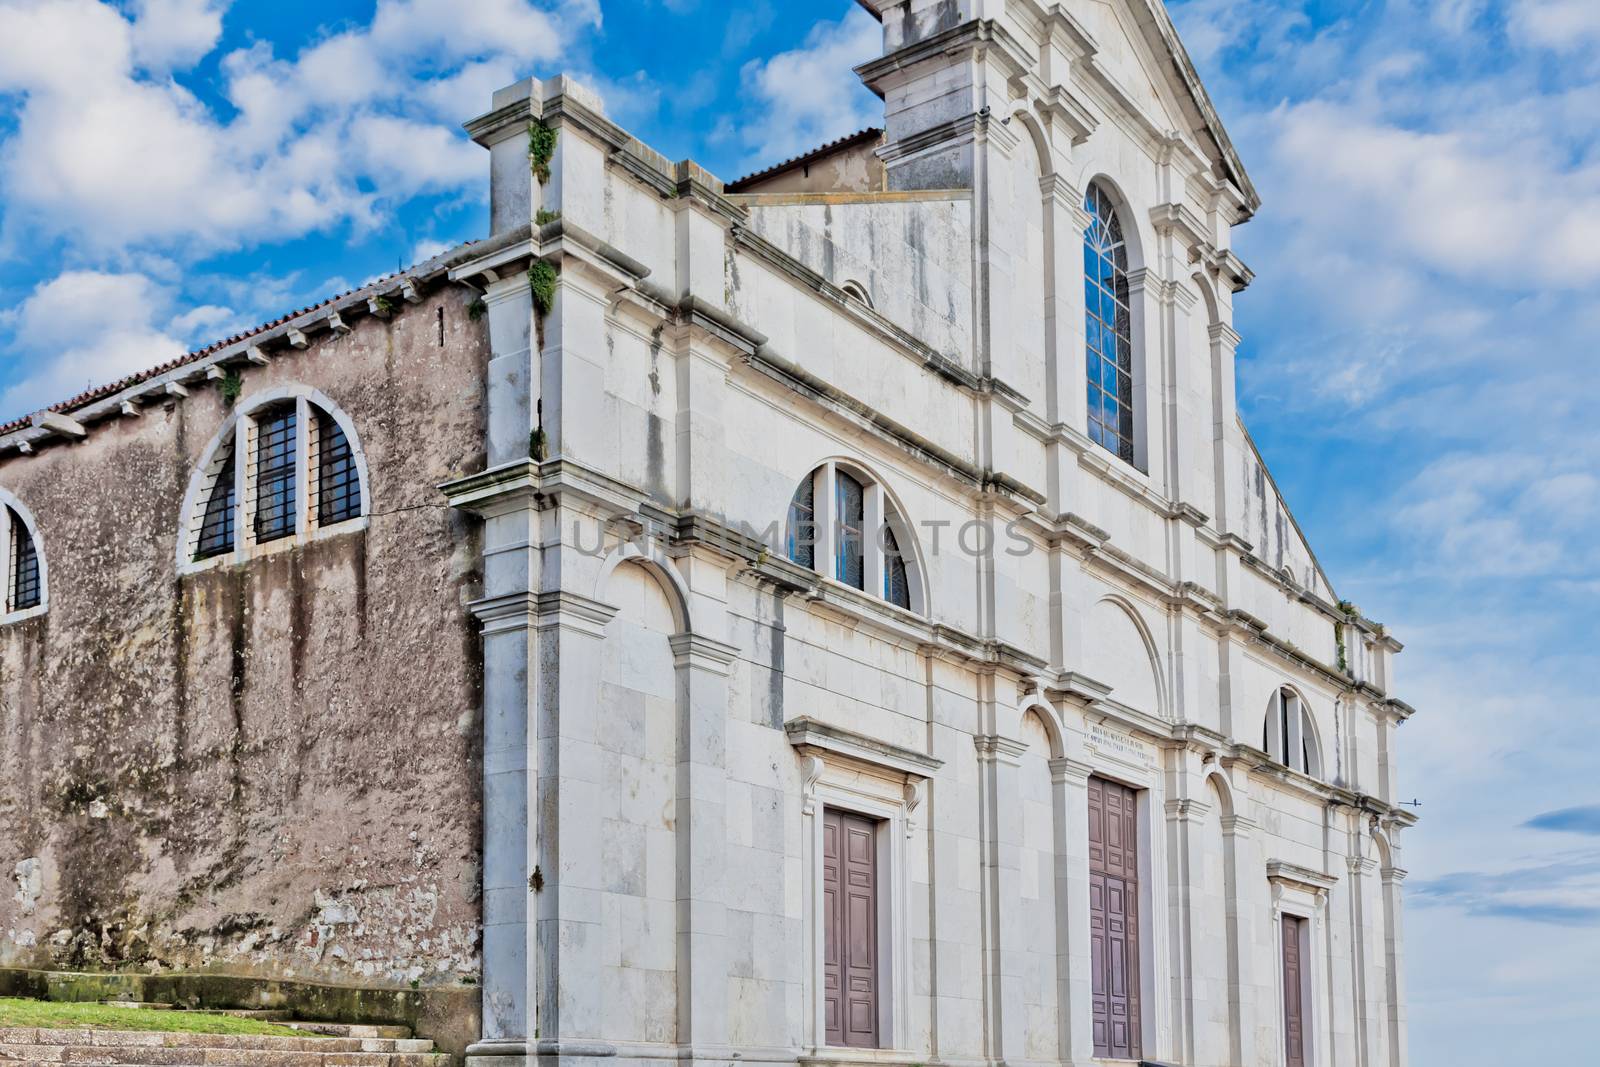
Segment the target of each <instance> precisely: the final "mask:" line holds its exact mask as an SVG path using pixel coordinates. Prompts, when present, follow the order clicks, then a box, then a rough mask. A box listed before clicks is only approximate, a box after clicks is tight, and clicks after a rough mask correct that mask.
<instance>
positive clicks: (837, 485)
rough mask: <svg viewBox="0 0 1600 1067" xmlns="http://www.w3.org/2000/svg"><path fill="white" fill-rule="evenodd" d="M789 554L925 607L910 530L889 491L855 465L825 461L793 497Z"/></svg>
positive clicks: (902, 602)
mask: <svg viewBox="0 0 1600 1067" xmlns="http://www.w3.org/2000/svg"><path fill="white" fill-rule="evenodd" d="M786 543H787V549H788V554H789V558H790V559H792V560H793V561H794V562H796V563H798V564H800V565H801V566H802V567H809V568H811V569H812V570H815V571H817V572H819V573H821V574H823V575H824V576H826V577H828V578H832V579H834V580H835V581H838V582H842V583H844V584H845V585H848V586H853V587H854V588H856V589H860V590H862V591H863V592H867V593H871V594H873V595H874V596H877V597H881V598H883V599H884V600H887V601H888V602H889V603H891V604H894V605H896V606H897V607H902V608H905V609H906V610H907V611H921V610H923V608H922V604H921V599H922V597H921V591H920V589H919V587H918V584H917V582H916V573H917V571H916V560H915V559H914V558H913V557H912V556H911V555H910V552H911V544H912V542H911V533H910V528H909V527H908V526H907V525H906V523H905V520H904V519H903V518H901V516H900V513H899V512H898V511H897V510H896V509H895V506H894V504H893V503H891V502H890V500H889V497H888V494H887V493H885V492H884V490H883V486H882V485H880V484H879V483H878V482H877V481H876V480H875V479H873V478H872V477H871V476H870V475H868V474H866V473H865V472H864V471H861V470H859V469H857V468H855V467H849V468H846V467H844V466H842V465H840V464H837V463H825V464H823V465H822V466H821V467H818V468H817V469H816V470H815V471H813V472H812V473H811V474H810V475H809V476H808V477H807V478H805V479H804V480H803V481H801V483H800V486H799V488H798V489H796V490H795V494H794V498H793V499H792V500H791V501H790V502H789V522H788V530H787V534H786Z"/></svg>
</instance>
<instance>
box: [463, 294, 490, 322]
mask: <svg viewBox="0 0 1600 1067" xmlns="http://www.w3.org/2000/svg"><path fill="white" fill-rule="evenodd" d="M488 310H489V305H488V304H485V303H484V302H483V297H481V296H480V297H478V298H476V299H475V300H473V301H472V303H470V304H468V305H467V318H469V319H471V320H472V321H473V322H477V321H478V320H479V319H481V318H483V316H484V312H486V311H488Z"/></svg>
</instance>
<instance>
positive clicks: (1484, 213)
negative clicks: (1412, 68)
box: [1273, 101, 1600, 291]
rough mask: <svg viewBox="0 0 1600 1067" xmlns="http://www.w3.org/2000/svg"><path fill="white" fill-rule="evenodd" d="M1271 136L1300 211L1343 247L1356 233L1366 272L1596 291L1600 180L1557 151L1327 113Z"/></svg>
mask: <svg viewBox="0 0 1600 1067" xmlns="http://www.w3.org/2000/svg"><path fill="white" fill-rule="evenodd" d="M1274 125H1275V126H1276V140H1275V143H1274V146H1273V151H1274V153H1275V156H1276V159H1275V162H1276V164H1277V165H1278V166H1280V167H1281V168H1282V169H1283V171H1284V172H1285V173H1284V175H1283V178H1284V179H1285V180H1287V181H1289V182H1292V183H1293V187H1294V199H1293V200H1292V201H1291V203H1292V204H1293V205H1294V206H1295V207H1294V210H1296V211H1297V214H1299V215H1300V218H1301V220H1302V222H1304V223H1305V224H1307V225H1309V226H1312V227H1314V230H1315V235H1316V236H1317V237H1319V238H1329V239H1330V243H1332V244H1334V246H1335V247H1338V245H1339V244H1342V243H1343V242H1339V241H1337V239H1336V238H1337V235H1338V233H1339V232H1340V231H1341V230H1343V232H1345V233H1348V232H1351V231H1350V229H1349V227H1351V226H1352V225H1354V226H1358V227H1359V232H1361V233H1362V234H1364V235H1365V236H1366V237H1367V238H1368V240H1369V241H1370V242H1371V243H1370V244H1368V245H1366V246H1365V247H1364V248H1363V249H1362V251H1363V252H1364V253H1365V255H1366V257H1367V259H1368V261H1369V262H1380V263H1381V262H1385V261H1387V262H1395V261H1398V262H1401V263H1411V264H1415V265H1418V266H1421V267H1424V268H1426V269H1428V270H1433V271H1443V272H1448V273H1451V274H1458V275H1465V276H1467V277H1469V278H1472V279H1474V280H1482V281H1487V282H1490V283H1493V284H1496V285H1498V286H1501V287H1503V288H1506V289H1510V290H1513V291H1515V290H1523V289H1534V288H1539V287H1548V286H1558V287H1588V286H1590V285H1592V284H1593V283H1594V282H1595V281H1596V280H1597V279H1600V170H1595V169H1593V168H1584V167H1581V166H1567V165H1564V163H1563V161H1562V160H1560V159H1558V158H1554V156H1555V155H1556V151H1557V146H1554V145H1549V144H1547V143H1543V142H1542V141H1540V140H1537V139H1533V138H1527V137H1522V138H1506V137H1496V138H1493V139H1488V138H1485V139H1481V140H1480V139H1479V138H1476V137H1474V136H1473V135H1472V133H1471V132H1470V126H1465V127H1459V128H1453V129H1447V130H1443V131H1425V130H1422V131H1419V130H1413V129H1407V128H1403V127H1401V126H1398V125H1396V124H1393V123H1391V122H1387V121H1384V120H1383V119H1381V118H1378V117H1373V116H1369V115H1367V114H1364V113H1362V111H1361V110H1359V109H1357V108H1356V107H1353V106H1350V105H1343V104H1338V103H1327V102H1321V101H1314V102H1307V103H1302V104H1296V105H1291V106H1287V107H1285V108H1283V109H1282V110H1280V111H1279V112H1278V113H1277V115H1276V116H1275V118H1274Z"/></svg>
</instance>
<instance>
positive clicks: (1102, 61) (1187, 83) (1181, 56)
mask: <svg viewBox="0 0 1600 1067" xmlns="http://www.w3.org/2000/svg"><path fill="white" fill-rule="evenodd" d="M1010 2H1011V3H1013V4H1015V5H1016V6H1017V7H1018V8H1019V9H1025V8H1033V9H1035V11H1036V12H1037V13H1038V16H1039V17H1040V18H1041V20H1042V24H1043V25H1046V26H1050V27H1053V32H1059V33H1062V34H1065V35H1066V36H1067V37H1068V38H1069V39H1070V40H1071V43H1072V45H1073V46H1074V50H1075V51H1076V52H1077V53H1078V57H1079V59H1078V67H1079V71H1078V72H1077V73H1078V74H1079V75H1080V76H1083V77H1085V78H1087V79H1088V80H1091V81H1098V82H1100V83H1102V86H1103V87H1104V88H1105V89H1106V90H1108V91H1109V92H1110V93H1111V95H1112V96H1113V97H1121V98H1122V99H1121V100H1120V101H1118V102H1119V103H1121V104H1122V105H1123V106H1124V107H1125V108H1127V109H1130V110H1132V111H1134V112H1136V113H1137V114H1138V117H1139V118H1140V119H1141V120H1142V122H1143V124H1144V125H1146V126H1147V127H1149V132H1150V133H1152V134H1154V135H1156V136H1164V135H1165V134H1167V133H1168V132H1177V133H1179V134H1181V135H1182V137H1183V138H1184V140H1186V141H1187V142H1189V143H1190V144H1192V146H1193V147H1194V148H1196V149H1197V150H1198V151H1199V152H1200V153H1201V155H1202V156H1203V157H1204V158H1205V159H1206V161H1207V162H1208V163H1209V164H1210V165H1211V166H1212V167H1213V168H1214V169H1215V171H1216V172H1217V174H1218V176H1219V177H1222V178H1225V179H1227V180H1228V181H1230V182H1232V183H1233V184H1234V185H1235V186H1237V187H1238V189H1239V191H1240V193H1241V194H1242V195H1243V198H1244V201H1245V207H1246V211H1247V213H1249V212H1254V211H1255V209H1256V208H1257V207H1258V206H1259V204H1260V200H1259V197H1258V196H1257V194H1256V191H1255V187H1254V185H1253V184H1252V183H1251V181H1250V178H1249V175H1248V174H1246V173H1245V169H1244V163H1243V161H1242V160H1240V158H1239V156H1238V152H1237V151H1236V150H1235V148H1234V146H1233V141H1232V139H1231V138H1230V137H1229V136H1228V132H1227V130H1226V129H1224V128H1223V125H1222V120H1221V118H1220V117H1219V116H1218V114H1217V111H1216V107H1215V105H1213V104H1212V102H1211V97H1210V95H1209V94H1208V93H1207V92H1206V89H1205V86H1204V84H1203V83H1202V82H1201V81H1200V75H1199V73H1198V72H1197V71H1196V70H1195V67H1194V63H1193V61H1191V60H1190V58H1189V54H1188V52H1187V51H1186V50H1185V49H1184V47H1183V42H1182V41H1181V40H1180V39H1179V37H1178V31H1177V27H1176V26H1174V25H1173V22H1172V18H1171V16H1170V15H1168V14H1167V9H1166V5H1165V4H1164V3H1163V2H1162V0H1053V2H1050V3H1042V2H1040V0H1010Z"/></svg>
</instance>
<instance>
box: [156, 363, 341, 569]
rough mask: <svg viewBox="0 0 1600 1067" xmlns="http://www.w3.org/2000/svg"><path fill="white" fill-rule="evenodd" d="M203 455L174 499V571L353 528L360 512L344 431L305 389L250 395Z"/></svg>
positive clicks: (329, 408)
mask: <svg viewBox="0 0 1600 1067" xmlns="http://www.w3.org/2000/svg"><path fill="white" fill-rule="evenodd" d="M207 457H208V458H207V459H206V460H205V462H203V463H202V464H201V465H200V467H199V468H198V469H197V470H196V471H195V476H194V478H193V480H192V481H191V482H190V487H189V497H188V499H187V501H186V502H185V505H184V512H185V524H184V531H185V536H184V539H183V543H182V544H181V545H180V546H179V557H180V558H179V563H180V568H190V569H192V568H193V567H194V566H195V565H197V564H202V563H205V562H207V561H211V560H223V559H228V558H234V559H239V558H243V556H244V554H245V553H247V552H249V551H250V550H252V549H256V548H260V547H262V546H268V545H278V544H282V545H290V544H295V543H297V542H299V541H302V540H305V539H307V538H309V537H313V536H316V535H318V534H321V533H324V532H338V531H343V530H345V529H355V528H358V527H359V525H360V523H361V521H362V520H364V519H365V517H366V514H367V513H366V509H365V494H364V493H363V491H362V467H363V459H362V454H361V450H360V446H359V445H358V444H357V443H356V441H355V435H354V430H353V429H352V428H351V427H350V425H349V423H348V421H347V420H345V419H344V417H343V416H342V415H341V414H340V413H338V411H337V410H336V409H335V408H334V407H333V405H332V403H331V402H330V401H328V400H327V398H326V397H323V396H322V395H321V394H319V393H316V392H314V391H312V390H299V389H275V390H270V391H268V392H266V393H263V394H261V395H260V396H257V397H252V398H250V400H249V401H248V402H247V403H244V404H242V405H241V406H240V408H239V409H238V410H237V411H235V412H234V414H233V415H232V416H230V417H229V419H228V421H227V422H226V423H224V424H223V428H222V430H221V431H220V432H219V433H218V435H217V437H216V439H215V440H214V441H213V442H212V444H211V447H210V448H209V449H208V452H207ZM241 512H242V514H241Z"/></svg>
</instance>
